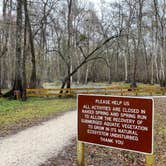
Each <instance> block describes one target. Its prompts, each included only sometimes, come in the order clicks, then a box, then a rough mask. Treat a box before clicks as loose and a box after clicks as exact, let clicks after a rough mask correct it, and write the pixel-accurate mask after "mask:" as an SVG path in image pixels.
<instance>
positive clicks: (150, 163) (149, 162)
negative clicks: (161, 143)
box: [146, 154, 154, 166]
mask: <svg viewBox="0 0 166 166" xmlns="http://www.w3.org/2000/svg"><path fill="white" fill-rule="evenodd" d="M146 166H154V154H152V155H146Z"/></svg>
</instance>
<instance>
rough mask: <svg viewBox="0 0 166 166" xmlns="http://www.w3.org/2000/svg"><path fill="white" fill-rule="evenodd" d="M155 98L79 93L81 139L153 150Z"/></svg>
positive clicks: (143, 150)
mask: <svg viewBox="0 0 166 166" xmlns="http://www.w3.org/2000/svg"><path fill="white" fill-rule="evenodd" d="M153 103H154V102H153V99H152V98H140V97H114V96H96V95H78V141H82V142H87V143H93V144H98V145H104V146H109V147H114V148H120V149H124V150H130V151H136V152H140V153H147V154H152V153H153Z"/></svg>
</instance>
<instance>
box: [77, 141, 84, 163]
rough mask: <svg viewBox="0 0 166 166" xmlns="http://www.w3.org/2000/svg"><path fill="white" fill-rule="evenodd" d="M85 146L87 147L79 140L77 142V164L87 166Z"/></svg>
mask: <svg viewBox="0 0 166 166" xmlns="http://www.w3.org/2000/svg"><path fill="white" fill-rule="evenodd" d="M84 148H85V145H84V143H83V142H80V141H78V142H77V166H85V158H84V151H85V150H84Z"/></svg>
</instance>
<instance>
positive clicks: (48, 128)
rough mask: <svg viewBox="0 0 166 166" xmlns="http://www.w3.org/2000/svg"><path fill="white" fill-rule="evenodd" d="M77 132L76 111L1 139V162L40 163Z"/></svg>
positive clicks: (0, 165) (2, 165)
mask: <svg viewBox="0 0 166 166" xmlns="http://www.w3.org/2000/svg"><path fill="white" fill-rule="evenodd" d="M75 135H76V111H70V112H68V113H65V114H64V115H63V116H60V117H58V118H57V119H54V120H50V121H48V122H44V123H43V124H42V125H40V126H35V127H32V128H29V129H26V130H24V131H22V132H20V133H18V134H16V135H12V136H10V137H7V138H3V139H0V166H38V165H40V164H42V163H44V162H45V161H46V160H48V159H49V158H50V157H52V156H53V155H55V154H57V153H58V152H59V151H60V150H62V149H63V148H64V147H65V146H67V145H69V144H70V140H71V139H72V138H73V137H75Z"/></svg>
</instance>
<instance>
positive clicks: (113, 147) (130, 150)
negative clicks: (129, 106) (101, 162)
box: [76, 94, 154, 155]
mask: <svg viewBox="0 0 166 166" xmlns="http://www.w3.org/2000/svg"><path fill="white" fill-rule="evenodd" d="M79 96H96V97H100V96H101V97H118V98H131V99H132V98H135V99H150V100H152V137H151V139H152V147H151V149H152V151H151V153H147V152H141V151H137V150H132V149H124V148H119V147H115V146H109V145H102V144H98V143H92V142H87V141H81V140H79V139H78V132H79V131H78V115H79V113H78V107H79V106H78V97H79ZM76 117H77V127H76V130H77V142H82V143H87V144H90V145H97V146H101V147H107V148H108V147H109V148H111V149H117V150H123V151H128V152H135V153H139V154H145V155H153V153H154V99H153V97H152V96H120V95H104V94H77V115H76Z"/></svg>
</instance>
